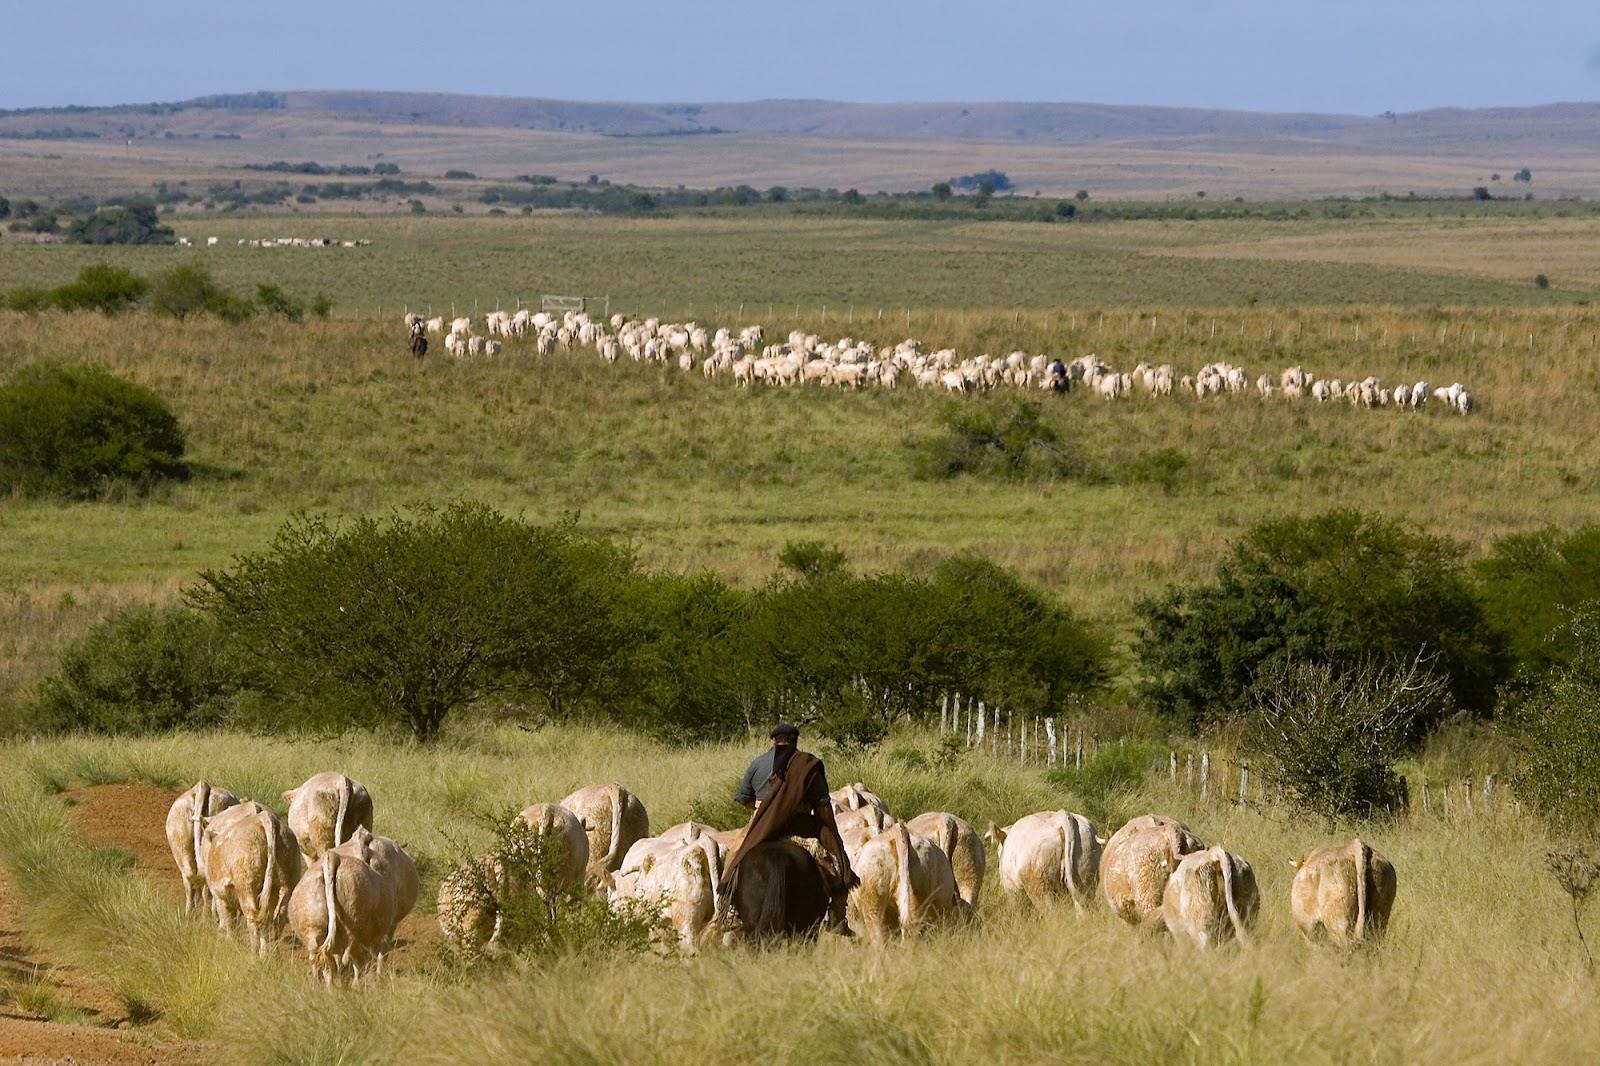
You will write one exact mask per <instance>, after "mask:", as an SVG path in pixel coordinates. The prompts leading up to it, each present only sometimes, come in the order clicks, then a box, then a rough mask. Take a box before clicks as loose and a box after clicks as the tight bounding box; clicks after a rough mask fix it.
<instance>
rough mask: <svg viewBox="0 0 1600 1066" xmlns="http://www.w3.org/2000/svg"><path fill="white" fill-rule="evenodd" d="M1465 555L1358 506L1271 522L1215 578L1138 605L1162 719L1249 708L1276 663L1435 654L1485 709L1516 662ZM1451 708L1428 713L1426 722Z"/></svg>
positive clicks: (1472, 706) (1141, 640)
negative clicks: (1262, 676) (1261, 678)
mask: <svg viewBox="0 0 1600 1066" xmlns="http://www.w3.org/2000/svg"><path fill="white" fill-rule="evenodd" d="M1460 555H1461V549H1460V547H1459V546H1458V545H1456V544H1454V543H1453V542H1451V541H1449V540H1446V539H1444V538H1441V537H1433V536H1429V535H1428V534H1425V533H1422V532H1420V531H1418V530H1415V529H1413V528H1411V527H1409V526H1406V525H1403V524H1401V523H1399V522H1396V521H1393V520H1391V519H1388V518H1384V517H1382V516H1379V515H1372V514H1364V513H1362V512H1359V511H1352V510H1334V511H1329V512H1327V513H1325V514H1321V515H1316V516H1313V517H1310V518H1287V519H1281V520H1276V521H1268V522H1263V523H1261V524H1259V525H1257V526H1255V527H1254V528H1252V529H1251V530H1250V531H1249V532H1248V533H1246V534H1245V536H1244V537H1243V538H1242V539H1241V540H1240V541H1238V542H1237V543H1235V544H1234V545H1233V547H1232V548H1231V549H1230V550H1229V552H1228V554H1227V556H1226V557H1225V558H1224V559H1223V560H1222V562H1221V563H1220V564H1219V565H1218V566H1217V570H1216V573H1215V576H1214V577H1213V579H1212V580H1211V581H1209V582H1206V583H1202V584H1196V585H1191V586H1187V587H1184V586H1172V587H1169V588H1168V589H1167V590H1166V592H1165V593H1163V594H1162V595H1160V596H1157V597H1155V598H1153V599H1149V600H1145V601H1142V602H1141V603H1139V604H1137V605H1136V607H1135V610H1136V612H1137V615H1138V618H1139V629H1138V632H1137V634H1136V637H1135V640H1134V648H1133V651H1134V655H1135V657H1136V658H1137V660H1138V663H1139V665H1140V667H1141V668H1142V671H1143V674H1144V679H1143V681H1142V683H1141V688H1142V691H1143V694H1144V695H1145V696H1146V697H1147V698H1148V700H1149V701H1150V703H1151V705H1152V706H1154V707H1155V708H1156V709H1157V710H1158V711H1160V712H1161V713H1162V714H1164V715H1166V716H1168V717H1170V718H1175V719H1178V720H1181V721H1183V722H1186V723H1189V724H1191V725H1198V724H1202V723H1205V722H1208V721H1214V720H1217V719H1220V718H1225V717H1228V716H1231V715H1233V714H1236V713H1238V712H1240V711H1242V710H1243V709H1244V708H1245V707H1246V706H1247V705H1248V702H1249V692H1250V690H1251V688H1252V687H1253V686H1254V684H1255V681H1256V678H1257V675H1258V674H1259V673H1260V671H1261V670H1262V669H1264V668H1265V667H1267V666H1269V665H1272V664H1274V663H1285V662H1291V661H1294V662H1321V663H1329V664H1333V665H1334V666H1338V667H1343V668H1349V667H1354V666H1357V665H1359V664H1361V663H1364V662H1366V661H1368V660H1377V661H1379V662H1382V663H1388V664H1396V663H1399V664H1404V663H1409V662H1412V661H1413V660H1415V659H1416V658H1417V657H1418V656H1419V655H1425V656H1427V657H1428V658H1429V659H1430V661H1431V662H1433V664H1434V667H1435V669H1437V670H1438V671H1439V672H1440V673H1441V674H1443V675H1444V677H1445V678H1446V680H1447V682H1448V693H1449V696H1450V697H1451V699H1452V700H1453V701H1454V703H1455V704H1456V705H1458V706H1460V707H1462V708H1465V709H1467V710H1470V711H1473V712H1476V713H1479V714H1484V713H1487V712H1488V711H1489V710H1490V709H1492V708H1493V706H1494V702H1495V690H1496V686H1497V685H1498V684H1499V682H1500V681H1502V680H1503V679H1504V678H1505V677H1506V676H1507V674H1508V672H1509V668H1510V665H1511V658H1510V656H1509V654H1508V653H1507V652H1506V650H1505V647H1504V640H1503V638H1502V637H1501V636H1500V634H1499V633H1498V632H1497V631H1496V630H1495V628H1494V627H1493V626H1492V625H1491V624H1490V623H1489V622H1488V620H1487V619H1486V618H1485V617H1484V612H1483V609H1482V607H1481V606H1480V604H1479V603H1478V600H1477V598H1476V596H1475V594H1474V590H1473V588H1472V587H1471V586H1470V585H1469V584H1468V582H1467V580H1466V575H1465V573H1464V572H1463V569H1462V566H1461V562H1460ZM1449 704H1450V701H1446V700H1442V699H1441V701H1440V702H1439V703H1438V704H1437V705H1436V706H1434V707H1432V708H1430V709H1428V710H1426V711H1424V712H1421V713H1419V715H1418V717H1417V722H1416V725H1417V728H1418V729H1419V730H1422V729H1426V728H1428V727H1430V726H1431V725H1433V724H1434V723H1435V722H1437V721H1438V720H1439V718H1440V717H1441V716H1442V715H1443V714H1444V713H1445V712H1446V711H1447V709H1448V708H1449Z"/></svg>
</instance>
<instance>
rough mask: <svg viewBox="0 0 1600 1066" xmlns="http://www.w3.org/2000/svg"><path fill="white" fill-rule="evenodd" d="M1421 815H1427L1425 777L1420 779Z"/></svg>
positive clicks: (1426, 785) (1426, 783) (1426, 781)
mask: <svg viewBox="0 0 1600 1066" xmlns="http://www.w3.org/2000/svg"><path fill="white" fill-rule="evenodd" d="M1422 813H1423V816H1424V817H1426V816H1427V814H1428V779H1427V778H1426V777H1424V778H1423V779H1422Z"/></svg>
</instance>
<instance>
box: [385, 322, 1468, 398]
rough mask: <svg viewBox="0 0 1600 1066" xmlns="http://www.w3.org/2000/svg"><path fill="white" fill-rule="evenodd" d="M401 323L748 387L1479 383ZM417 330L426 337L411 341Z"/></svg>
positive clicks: (1132, 390)
mask: <svg viewBox="0 0 1600 1066" xmlns="http://www.w3.org/2000/svg"><path fill="white" fill-rule="evenodd" d="M405 324H406V331H407V334H408V336H409V337H410V338H411V339H412V346H411V348H412V352H413V354H417V355H421V354H424V353H425V352H426V351H427V343H426V340H427V337H428V336H429V335H435V336H438V335H443V338H444V345H445V350H446V351H447V352H448V353H449V354H450V355H453V356H456V357H457V358H464V357H468V356H479V355H481V356H490V357H492V356H496V355H499V354H500V353H501V352H502V351H503V350H504V342H506V341H509V340H513V339H522V338H526V339H531V341H532V343H533V346H534V350H535V351H536V352H537V353H538V354H539V355H541V356H544V355H550V354H551V353H552V352H554V351H555V350H556V349H557V348H563V349H571V348H573V347H575V346H576V347H581V348H586V349H590V350H592V351H594V352H595V353H596V354H597V355H599V356H600V357H601V358H602V359H604V360H606V361H607V362H608V363H615V362H617V361H618V360H619V359H621V358H622V357H623V356H624V355H626V356H627V357H628V358H630V359H632V360H633V361H634V362H636V363H657V364H662V365H671V366H676V367H678V368H679V369H680V370H682V371H683V372H685V373H692V372H694V371H696V370H698V371H699V372H700V373H701V374H703V375H704V376H705V377H706V378H707V379H708V380H713V379H719V378H726V379H730V380H732V381H733V382H734V383H735V384H736V385H740V386H745V387H751V388H753V387H756V386H761V385H774V386H796V385H819V386H831V387H835V388H847V389H863V388H884V389H896V388H923V389H937V390H943V391H945V392H948V393H952V394H958V395H966V394H969V393H978V392H988V391H991V390H995V389H1001V388H1012V389H1019V390H1036V391H1039V390H1042V391H1045V392H1055V393H1066V392H1071V391H1074V390H1077V389H1087V390H1088V391H1089V392H1091V393H1092V394H1094V395H1096V396H1099V397H1101V398H1102V399H1105V400H1108V401H1115V400H1121V399H1125V398H1128V397H1132V396H1136V395H1146V396H1152V397H1166V396H1172V395H1174V393H1178V394H1184V395H1192V396H1195V397H1196V398H1198V399H1202V400H1203V399H1206V398H1208V397H1221V396H1229V395H1248V394H1251V393H1252V392H1253V393H1254V394H1255V395H1257V396H1259V397H1261V398H1262V399H1278V400H1285V401H1297V400H1311V401H1313V402H1315V403H1319V404H1326V403H1340V402H1343V403H1347V404H1349V405H1350V406H1352V407H1368V408H1377V407H1391V408H1394V409H1396V410H1401V411H1414V410H1417V409H1419V408H1423V407H1426V406H1428V405H1429V404H1430V402H1432V403H1434V404H1436V405H1440V406H1443V407H1444V408H1446V409H1448V410H1451V411H1455V412H1458V413H1460V414H1466V413H1468V412H1469V411H1471V410H1472V409H1473V406H1474V400H1473V396H1472V393H1471V392H1470V391H1468V389H1467V388H1466V387H1465V386H1464V385H1462V384H1461V382H1459V381H1456V382H1452V383H1451V384H1449V385H1439V386H1435V385H1433V384H1432V383H1430V382H1428V381H1412V382H1401V383H1386V382H1384V381H1382V380H1381V379H1380V378H1378V377H1376V376H1373V375H1365V376H1362V377H1359V378H1351V379H1348V380H1343V379H1340V378H1324V377H1319V376H1318V375H1316V374H1314V373H1311V372H1310V371H1307V370H1306V369H1304V368H1303V367H1300V366H1292V367H1289V368H1287V369H1285V370H1283V371H1281V372H1279V373H1276V374H1272V373H1261V374H1257V375H1256V376H1255V377H1254V379H1252V378H1251V376H1250V373H1249V372H1248V371H1246V370H1245V368H1243V367H1240V366H1234V365H1232V364H1229V363H1223V362H1213V363H1207V364H1206V365H1205V366H1203V367H1201V368H1200V369H1199V370H1198V371H1196V372H1195V373H1193V374H1181V373H1179V372H1178V371H1177V370H1176V369H1174V368H1173V366H1172V365H1171V364H1167V363H1163V364H1160V365H1154V364H1151V363H1145V362H1141V363H1139V364H1138V365H1137V366H1135V367H1134V368H1133V369H1132V370H1127V371H1118V370H1116V369H1114V368H1113V367H1111V366H1110V365H1108V364H1107V363H1105V362H1103V361H1102V360H1101V359H1100V358H1099V357H1098V356H1097V355H1094V354H1092V353H1091V354H1089V355H1080V356H1077V357H1075V358H1072V359H1070V360H1066V359H1064V358H1063V357H1061V356H1050V355H1046V354H1032V355H1030V354H1029V353H1027V352H1023V351H1014V352H1011V353H1009V354H1007V355H1004V356H996V355H988V354H984V355H975V356H963V355H961V354H960V353H959V352H957V351H956V350H955V349H954V348H937V349H933V350H929V348H930V347H931V346H927V345H924V344H923V342H921V341H919V340H916V339H914V338H908V339H906V340H903V341H901V342H899V343H898V344H896V345H895V346H894V347H892V348H891V347H874V346H873V345H872V344H870V343H868V342H866V341H862V340H858V339H856V338H852V337H841V338H840V339H839V340H837V341H833V342H827V341H824V340H823V339H822V338H821V337H819V336H817V335H816V334H814V333H805V332H802V331H799V330H796V331H794V332H791V333H790V334H789V335H788V337H787V338H786V339H785V340H783V341H781V342H779V343H776V344H767V343H766V333H765V331H764V330H763V328H762V327H761V326H747V327H745V328H743V329H741V330H739V332H737V333H734V332H733V331H731V330H729V329H718V330H716V331H714V332H713V331H711V330H710V329H708V328H707V327H705V326H702V325H700V324H698V323H696V322H663V321H661V320H660V319H657V318H645V319H631V318H629V317H628V316H626V315H621V314H616V315H612V316H611V318H610V319H609V321H600V320H597V319H595V318H593V317H591V316H590V315H588V314H587V313H584V312H579V311H566V312H562V313H561V314H559V315H558V314H553V313H550V312H532V311H529V310H526V309H524V310H520V311H517V312H515V313H512V312H509V311H492V312H490V313H489V314H488V315H487V316H485V318H484V320H483V332H482V333H479V332H477V331H476V330H475V328H474V324H473V320H472V318H470V317H467V316H462V317H457V318H452V319H449V320H447V319H445V318H443V317H435V318H424V317H423V316H422V315H418V314H414V313H408V314H407V315H406V316H405ZM418 339H421V341H422V342H423V343H421V344H420V345H419V344H418V343H416V342H417V341H418Z"/></svg>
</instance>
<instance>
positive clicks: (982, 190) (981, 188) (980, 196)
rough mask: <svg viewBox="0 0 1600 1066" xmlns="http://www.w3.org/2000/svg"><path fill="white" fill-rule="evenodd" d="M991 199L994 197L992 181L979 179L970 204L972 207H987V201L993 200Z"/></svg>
mask: <svg viewBox="0 0 1600 1066" xmlns="http://www.w3.org/2000/svg"><path fill="white" fill-rule="evenodd" d="M993 199H994V182H992V181H981V182H979V183H978V191H977V193H976V194H975V195H974V196H973V197H972V205H973V206H974V207H988V206H989V201H990V200H993Z"/></svg>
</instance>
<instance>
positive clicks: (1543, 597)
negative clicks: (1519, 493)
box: [1475, 525, 1600, 678]
mask: <svg viewBox="0 0 1600 1066" xmlns="http://www.w3.org/2000/svg"><path fill="white" fill-rule="evenodd" d="M1475 569H1476V572H1477V576H1478V580H1479V595H1480V597H1481V598H1482V600H1483V608H1484V614H1485V615H1486V616H1487V617H1488V619H1489V621H1490V622H1491V623H1492V624H1493V625H1495V626H1496V627H1497V628H1499V629H1500V630H1502V631H1503V632H1505V634H1506V635H1507V639H1508V641H1509V646H1510V651H1511V653H1512V654H1513V655H1514V656H1515V657H1516V660H1517V664H1518V667H1519V669H1520V671H1521V672H1522V673H1523V674H1524V675H1526V676H1527V677H1530V678H1532V677H1538V676H1541V675H1543V674H1546V673H1548V672H1549V671H1551V670H1552V669H1554V668H1556V667H1558V666H1562V665H1565V664H1567V663H1569V662H1571V661H1572V657H1573V655H1574V653H1575V651H1576V648H1575V646H1574V636H1573V630H1572V629H1570V628H1569V627H1568V626H1567V625H1566V622H1567V621H1568V618H1569V616H1570V614H1571V612H1572V610H1573V609H1574V608H1576V607H1577V606H1578V605H1579V604H1581V603H1583V602H1584V601H1586V600H1595V599H1600V525H1585V526H1580V527H1579V528H1577V529H1575V530H1573V531H1572V532H1570V533H1566V534H1563V533H1561V532H1560V531H1559V530H1556V529H1554V528H1550V529H1542V530H1539V531H1537V532H1532V533H1514V534H1512V535H1511V536H1508V537H1503V538H1501V539H1500V540H1498V541H1496V542H1495V546H1494V550H1493V551H1492V552H1491V553H1490V555H1489V557H1488V558H1487V559H1484V560H1482V561H1481V562H1479V563H1478V564H1477V566H1476V567H1475Z"/></svg>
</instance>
